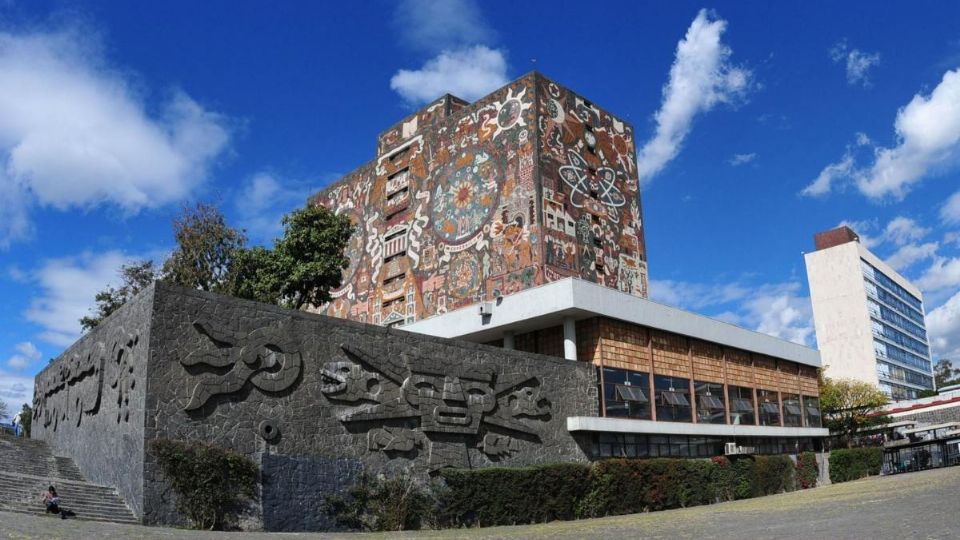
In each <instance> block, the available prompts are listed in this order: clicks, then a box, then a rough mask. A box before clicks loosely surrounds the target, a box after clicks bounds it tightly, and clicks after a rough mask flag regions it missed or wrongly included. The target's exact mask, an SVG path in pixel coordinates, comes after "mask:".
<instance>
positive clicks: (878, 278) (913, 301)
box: [860, 259, 923, 313]
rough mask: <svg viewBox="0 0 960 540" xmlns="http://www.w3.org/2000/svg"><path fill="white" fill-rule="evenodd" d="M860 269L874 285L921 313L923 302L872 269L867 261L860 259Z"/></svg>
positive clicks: (881, 273)
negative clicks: (884, 289)
mask: <svg viewBox="0 0 960 540" xmlns="http://www.w3.org/2000/svg"><path fill="white" fill-rule="evenodd" d="M860 267H861V268H862V269H863V273H864V275H866V276H867V277H868V278H870V279H871V280H873V282H874V283H876V284H878V285H880V286H881V287H884V288H886V289H887V290H889V291H890V292H892V293H893V294H895V295H897V296H899V297H900V298H901V299H902V300H903V301H904V302H906V303H908V304H910V305H911V306H913V307H914V309H916V310H917V311H919V312H920V313H923V302H921V301H920V299H919V298H917V297H915V296H913V295H912V294H910V293H909V292H907V290H906V289H904V288H903V287H901V286H900V285H898V284H897V283H896V282H895V281H893V280H892V279H890V278H889V277H887V275H886V274H884V273H883V272H881V271H879V270H877V269H876V268H874V266H873V265H872V264H870V263H868V262H867V261H865V260H863V259H860Z"/></svg>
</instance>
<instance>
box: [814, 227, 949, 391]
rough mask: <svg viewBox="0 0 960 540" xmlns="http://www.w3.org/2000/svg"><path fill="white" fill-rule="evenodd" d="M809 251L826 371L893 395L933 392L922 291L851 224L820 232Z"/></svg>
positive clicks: (815, 307)
mask: <svg viewBox="0 0 960 540" xmlns="http://www.w3.org/2000/svg"><path fill="white" fill-rule="evenodd" d="M814 242H815V244H816V247H817V250H816V251H814V252H812V253H807V254H806V255H804V259H805V260H806V265H807V279H808V280H809V283H810V300H811V302H812V303H813V318H814V323H815V327H816V331H817V345H818V347H819V348H820V355H821V358H822V361H823V366H824V372H825V374H826V376H828V377H833V378H853V379H858V380H862V381H865V382H868V383H870V384H874V385H877V386H878V387H879V388H880V389H881V390H883V391H884V392H885V393H886V394H888V395H889V396H890V397H891V398H892V399H894V400H902V399H915V398H916V397H917V394H918V393H919V392H920V391H921V390H925V389H933V388H934V382H933V366H932V363H931V361H930V347H929V343H928V341H927V330H926V323H925V322H924V311H923V295H922V294H921V293H920V290H919V289H917V288H916V287H915V286H914V285H913V284H911V283H910V282H909V281H907V280H906V279H905V278H904V277H903V276H901V275H900V274H898V273H897V272H896V271H895V270H894V269H892V268H890V267H889V266H888V265H887V264H885V263H884V262H883V261H881V260H880V259H879V258H878V257H877V256H876V255H874V254H873V253H871V252H870V251H869V250H868V249H867V248H865V247H863V245H862V244H861V243H860V237H859V236H857V234H856V233H855V232H854V231H853V230H851V229H850V228H848V227H839V228H837V229H833V230H830V231H826V232H822V233H818V234H817V235H815V237H814Z"/></svg>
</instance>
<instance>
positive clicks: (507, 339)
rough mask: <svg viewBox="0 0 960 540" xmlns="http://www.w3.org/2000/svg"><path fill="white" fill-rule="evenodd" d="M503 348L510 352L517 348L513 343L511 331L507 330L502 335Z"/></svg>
mask: <svg viewBox="0 0 960 540" xmlns="http://www.w3.org/2000/svg"><path fill="white" fill-rule="evenodd" d="M503 348H504V349H510V350H513V349H516V348H517V347H516V345H514V342H513V330H507V331H505V332H504V333H503Z"/></svg>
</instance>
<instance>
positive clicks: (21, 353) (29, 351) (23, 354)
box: [7, 341, 42, 369]
mask: <svg viewBox="0 0 960 540" xmlns="http://www.w3.org/2000/svg"><path fill="white" fill-rule="evenodd" d="M13 348H14V349H15V350H16V351H17V353H16V354H14V355H13V356H11V357H10V358H9V359H7V365H8V366H10V367H12V368H14V369H23V368H25V367H27V366H29V365H30V364H32V363H34V362H36V361H37V360H40V356H42V355H41V354H40V350H39V349H37V346H36V345H34V344H33V343H31V342H29V341H22V342H20V343H17V344H16V345H14V347H13Z"/></svg>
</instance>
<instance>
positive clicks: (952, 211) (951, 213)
mask: <svg viewBox="0 0 960 540" xmlns="http://www.w3.org/2000/svg"><path fill="white" fill-rule="evenodd" d="M940 221H941V222H943V224H944V225H957V224H960V191H958V192H956V193H954V194H953V195H951V196H950V198H949V199H947V202H945V203H943V206H941V207H940Z"/></svg>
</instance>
